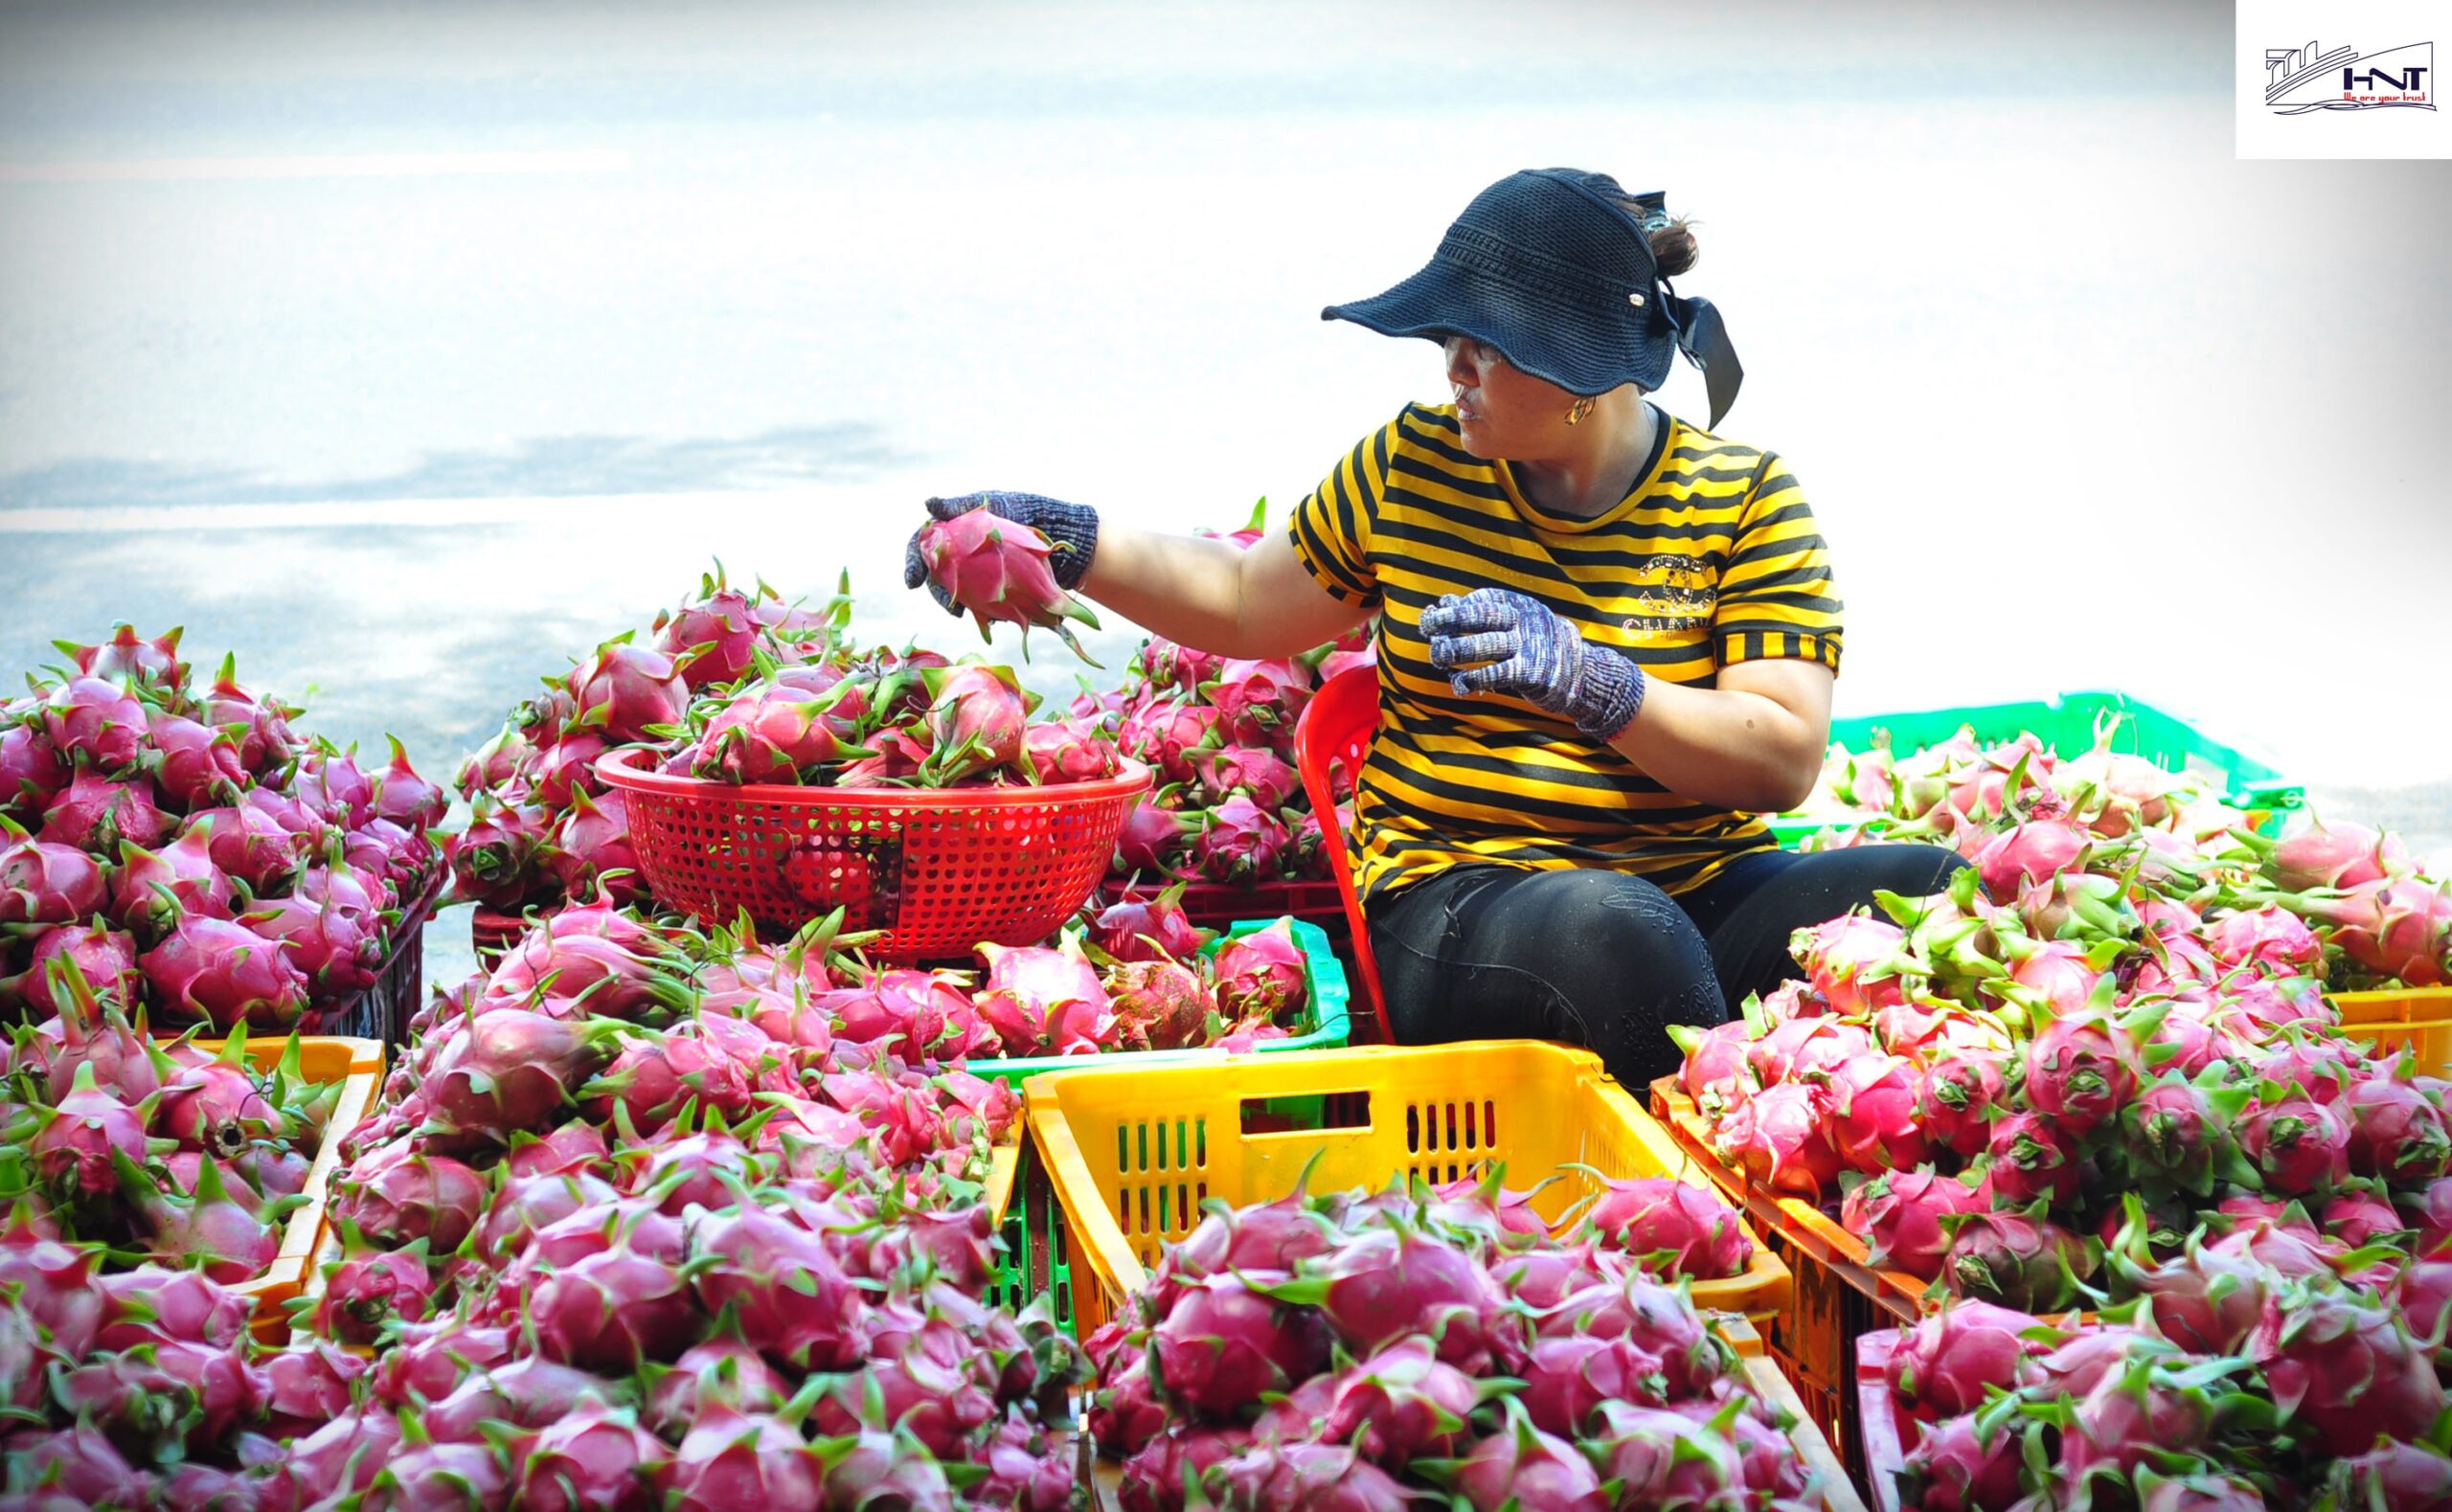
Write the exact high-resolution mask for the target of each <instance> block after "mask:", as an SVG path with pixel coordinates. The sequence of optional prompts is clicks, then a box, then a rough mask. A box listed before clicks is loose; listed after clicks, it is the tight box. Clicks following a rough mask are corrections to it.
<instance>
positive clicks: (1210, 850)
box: [1192, 793, 1294, 884]
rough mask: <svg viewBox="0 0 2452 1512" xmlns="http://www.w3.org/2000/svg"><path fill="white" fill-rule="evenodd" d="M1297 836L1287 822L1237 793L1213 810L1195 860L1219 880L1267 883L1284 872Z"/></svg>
mask: <svg viewBox="0 0 2452 1512" xmlns="http://www.w3.org/2000/svg"><path fill="white" fill-rule="evenodd" d="M1293 841H1294V837H1293V835H1292V833H1291V832H1289V831H1288V830H1287V829H1286V827H1285V822H1284V821H1283V819H1281V818H1279V817H1278V816H1277V815H1275V814H1272V813H1270V812H1268V811H1267V810H1266V809H1263V808H1261V807H1260V805H1259V804H1257V803H1255V802H1253V801H1251V800H1250V799H1248V798H1245V797H1243V796H1242V795H1241V794H1239V793H1238V794H1237V795H1236V796H1235V797H1233V798H1230V799H1228V800H1227V801H1225V802H1223V803H1220V804H1218V805H1217V806H1216V807H1215V808H1213V809H1211V810H1210V811H1209V813H1208V815H1207V818H1206V822H1205V823H1204V824H1203V825H1202V828H1201V831H1200V838H1199V839H1198V840H1196V841H1194V842H1193V844H1192V860H1193V863H1194V864H1195V865H1197V866H1198V867H1199V869H1200V871H1201V874H1202V875H1203V876H1206V877H1208V878H1210V879H1211V880H1213V881H1216V882H1240V883H1245V884H1250V883H1258V882H1264V881H1266V880H1268V879H1269V878H1271V877H1274V876H1278V875H1280V874H1282V873H1283V871H1284V869H1285V861H1286V856H1287V852H1288V849H1289V847H1290V846H1292V845H1293Z"/></svg>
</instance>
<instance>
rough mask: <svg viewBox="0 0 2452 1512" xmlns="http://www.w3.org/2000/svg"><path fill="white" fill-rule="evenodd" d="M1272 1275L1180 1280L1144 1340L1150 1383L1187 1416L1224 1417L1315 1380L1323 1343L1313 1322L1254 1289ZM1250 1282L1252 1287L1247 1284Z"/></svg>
mask: <svg viewBox="0 0 2452 1512" xmlns="http://www.w3.org/2000/svg"><path fill="white" fill-rule="evenodd" d="M1270 1275H1271V1273H1268V1272H1261V1271H1255V1272H1252V1273H1249V1274H1248V1275H1209V1276H1202V1277H1199V1278H1197V1279H1192V1280H1188V1281H1186V1282H1185V1283H1184V1284H1183V1286H1182V1288H1181V1290H1180V1292H1179V1293H1178V1296H1177V1298H1176V1301H1175V1305H1174V1306H1173V1308H1172V1309H1171V1310H1170V1311H1169V1313H1168V1315H1167V1316H1166V1318H1164V1319H1163V1320H1160V1321H1159V1323H1158V1325H1157V1327H1156V1328H1155V1330H1153V1332H1152V1333H1151V1336H1150V1350H1151V1355H1150V1358H1151V1361H1152V1362H1153V1364H1154V1366H1155V1368H1156V1372H1157V1380H1156V1381H1155V1382H1154V1383H1153V1384H1154V1385H1155V1386H1156V1387H1157V1388H1158V1389H1159V1391H1160V1392H1161V1393H1163V1394H1164V1395H1166V1396H1168V1397H1169V1398H1171V1399H1173V1400H1175V1401H1177V1402H1179V1403H1181V1404H1182V1405H1183V1406H1184V1407H1185V1408H1187V1409H1189V1410H1192V1411H1205V1412H1215V1413H1219V1414H1225V1413H1231V1412H1233V1411H1235V1410H1237V1408H1240V1407H1244V1406H1247V1405H1250V1404H1253V1403H1257V1402H1258V1401H1259V1400H1260V1393H1261V1392H1263V1391H1283V1390H1285V1389H1287V1388H1289V1387H1291V1386H1292V1385H1294V1384H1295V1383H1297V1382H1300V1381H1304V1380H1307V1379H1308V1378H1309V1377H1311V1376H1312V1375H1314V1374H1316V1373H1317V1372H1318V1370H1319V1368H1320V1366H1321V1365H1322V1364H1324V1363H1325V1362H1326V1360H1327V1358H1328V1341H1327V1340H1326V1338H1325V1337H1323V1336H1322V1334H1321V1331H1320V1329H1319V1327H1318V1324H1317V1322H1316V1320H1314V1319H1313V1318H1311V1317H1310V1316H1308V1315H1307V1314H1306V1313H1305V1312H1304V1311H1303V1310H1302V1309H1300V1308H1292V1309H1289V1308H1285V1307H1282V1306H1280V1305H1279V1304H1278V1303H1277V1302H1275V1301H1272V1300H1271V1299H1270V1298H1267V1297H1265V1296H1263V1295H1261V1294H1260V1292H1259V1291H1256V1290H1254V1289H1253V1288H1254V1284H1258V1285H1267V1284H1269V1277H1270ZM1247 1283H1251V1284H1247Z"/></svg>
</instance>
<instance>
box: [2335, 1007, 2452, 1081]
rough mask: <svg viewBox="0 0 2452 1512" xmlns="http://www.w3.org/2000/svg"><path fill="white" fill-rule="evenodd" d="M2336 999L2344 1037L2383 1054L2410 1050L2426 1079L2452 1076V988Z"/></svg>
mask: <svg viewBox="0 0 2452 1512" xmlns="http://www.w3.org/2000/svg"><path fill="white" fill-rule="evenodd" d="M2332 1000H2333V1006H2335V1007H2337V1008H2339V1009H2341V1031H2342V1032H2343V1033H2344V1034H2347V1035H2350V1037H2351V1038H2353V1039H2361V1040H2365V1041H2367V1042H2368V1043H2369V1044H2371V1045H2373V1046H2374V1047H2375V1049H2377V1050H2378V1051H2381V1052H2389V1051H2392V1050H2396V1049H2408V1050H2409V1051H2410V1052H2411V1057H2410V1058H2411V1064H2412V1065H2413V1066H2414V1067H2415V1068H2416V1069H2417V1070H2418V1071H2419V1072H2422V1073H2424V1074H2426V1075H2429V1076H2441V1075H2443V1074H2445V1073H2446V1072H2452V987H2395V988H2393V989H2392V990H2390V991H2385V992H2336V993H2334V994H2333V995H2332Z"/></svg>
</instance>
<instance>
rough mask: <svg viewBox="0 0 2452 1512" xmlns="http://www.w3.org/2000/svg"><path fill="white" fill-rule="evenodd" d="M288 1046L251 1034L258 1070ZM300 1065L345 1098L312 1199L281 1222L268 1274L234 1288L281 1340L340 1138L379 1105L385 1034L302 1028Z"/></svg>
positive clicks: (203, 1045)
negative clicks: (335, 1085) (333, 1033)
mask: <svg viewBox="0 0 2452 1512" xmlns="http://www.w3.org/2000/svg"><path fill="white" fill-rule="evenodd" d="M225 1043H226V1042H224V1041H220V1040H200V1041H198V1042H197V1046H198V1048H199V1049H203V1050H205V1051H206V1052H208V1053H210V1054H214V1055H218V1054H220V1053H221V1049H222V1046H223V1045H224V1044H225ZM288 1049H289V1041H288V1040H286V1039H273V1038H271V1037H269V1036H267V1037H265V1038H262V1039H250V1040H248V1041H247V1059H248V1060H249V1061H250V1062H252V1063H253V1064H254V1065H255V1067H256V1069H257V1070H259V1071H270V1070H271V1069H272V1068H273V1067H274V1066H276V1065H278V1064H280V1062H281V1057H282V1056H283V1055H284V1053H286V1052H287V1050H288ZM298 1071H299V1074H301V1075H303V1076H305V1077H306V1079H307V1080H308V1081H312V1082H318V1083H323V1082H335V1081H336V1082H339V1083H340V1084H341V1095H340V1100H339V1102H337V1103H336V1104H334V1106H333V1108H332V1116H331V1118H330V1119H329V1121H328V1122H327V1123H326V1124H325V1125H324V1138H323V1142H322V1144H321V1145H320V1146H319V1147H318V1148H317V1149H316V1151H315V1159H314V1161H313V1162H311V1163H310V1164H309V1165H308V1167H307V1170H306V1203H305V1204H304V1205H302V1206H301V1207H299V1208H298V1209H297V1210H296V1211H294V1212H292V1213H291V1214H290V1215H289V1218H288V1221H287V1223H286V1224H285V1225H284V1228H283V1229H282V1233H281V1253H280V1254H279V1255H277V1256H275V1257H274V1259H273V1262H272V1264H270V1265H269V1266H266V1267H265V1268H264V1271H263V1274H262V1275H258V1276H257V1277H255V1278H254V1279H253V1280H250V1281H247V1282H244V1283H242V1284H240V1285H238V1286H235V1287H233V1288H231V1290H233V1291H235V1292H237V1293H238V1294H239V1295H240V1296H242V1297H249V1298H254V1299H255V1306H256V1316H255V1320H254V1322H253V1324H252V1326H253V1328H254V1330H255V1335H256V1338H257V1339H258V1340H259V1341H260V1342H261V1343H266V1344H274V1345H278V1344H280V1343H284V1341H286V1340H287V1339H288V1338H289V1312H288V1304H289V1300H290V1298H294V1297H296V1296H298V1295H299V1294H300V1293H301V1292H303V1291H305V1290H306V1283H307V1281H308V1279H309V1278H310V1273H311V1271H312V1270H313V1268H314V1264H315V1258H316V1252H317V1251H318V1250H319V1249H321V1248H322V1245H323V1238H324V1208H325V1204H326V1191H327V1189H328V1188H329V1186H330V1185H331V1180H332V1171H333V1169H334V1168H335V1167H336V1166H338V1165H339V1164H340V1158H341V1140H344V1139H346V1138H347V1137H348V1135H349V1131H350V1130H352V1129H353V1128H355V1127H356V1126H357V1124H358V1121H359V1120H360V1119H362V1118H364V1117H366V1115H367V1113H368V1111H369V1110H370V1109H372V1108H373V1107H374V1105H375V1092H376V1090H377V1089H378V1088H380V1087H381V1085H382V1082H383V1045H382V1042H381V1041H379V1040H361V1039H344V1038H337V1037H329V1036H315V1035H302V1036H300V1038H299V1041H298Z"/></svg>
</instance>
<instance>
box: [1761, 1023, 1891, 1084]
mask: <svg viewBox="0 0 2452 1512" xmlns="http://www.w3.org/2000/svg"><path fill="white" fill-rule="evenodd" d="M1880 1048H1881V1047H1879V1046H1878V1045H1875V1044H1874V1043H1873V1035H1872V1033H1871V1032H1869V1031H1868V1030H1867V1029H1866V1028H1865V1027H1863V1026H1862V1025H1860V1024H1853V1023H1847V1022H1843V1021H1841V1020H1839V1019H1836V1018H1830V1017H1827V1016H1821V1015H1815V1016H1810V1017H1805V1018H1794V1019H1786V1020H1782V1022H1780V1023H1778V1024H1775V1025H1773V1026H1772V1027H1771V1032H1770V1033H1768V1034H1765V1035H1763V1036H1762V1037H1761V1038H1760V1039H1758V1040H1755V1041H1753V1042H1752V1043H1751V1044H1750V1045H1749V1046H1748V1047H1747V1050H1746V1054H1747V1058H1748V1064H1750V1065H1751V1066H1752V1067H1753V1068H1754V1074H1755V1077H1756V1079H1757V1080H1759V1081H1760V1082H1761V1083H1762V1085H1763V1087H1764V1088H1766V1089H1768V1088H1771V1087H1775V1086H1778V1085H1780V1084H1781V1083H1783V1082H1805V1081H1815V1080H1818V1079H1819V1078H1821V1077H1823V1076H1827V1075H1828V1073H1830V1072H1834V1071H1836V1070H1838V1069H1839V1067H1840V1066H1841V1065H1843V1064H1845V1063H1846V1062H1847V1061H1848V1060H1849V1059H1850V1057H1852V1056H1856V1055H1863V1054H1868V1053H1871V1052H1873V1051H1876V1050H1878V1049H1880Z"/></svg>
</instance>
